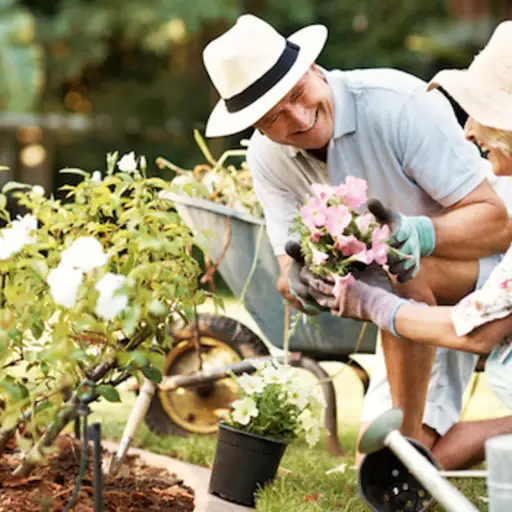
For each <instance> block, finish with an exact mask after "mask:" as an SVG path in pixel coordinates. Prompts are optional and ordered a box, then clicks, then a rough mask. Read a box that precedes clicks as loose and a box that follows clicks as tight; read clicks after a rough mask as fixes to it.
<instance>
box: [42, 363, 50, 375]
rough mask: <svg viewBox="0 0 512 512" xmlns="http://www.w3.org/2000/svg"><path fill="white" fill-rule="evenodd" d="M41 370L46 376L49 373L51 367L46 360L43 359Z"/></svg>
mask: <svg viewBox="0 0 512 512" xmlns="http://www.w3.org/2000/svg"><path fill="white" fill-rule="evenodd" d="M40 368H41V372H42V374H43V375H44V376H45V377H46V376H47V375H48V373H49V372H50V367H49V366H48V363H47V362H46V361H43V362H42V363H41V366H40Z"/></svg>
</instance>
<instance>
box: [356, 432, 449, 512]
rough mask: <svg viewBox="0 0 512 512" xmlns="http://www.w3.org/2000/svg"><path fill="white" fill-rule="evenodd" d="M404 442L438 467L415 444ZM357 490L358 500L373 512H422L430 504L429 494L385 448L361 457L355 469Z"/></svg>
mask: <svg viewBox="0 0 512 512" xmlns="http://www.w3.org/2000/svg"><path fill="white" fill-rule="evenodd" d="M407 440H408V441H409V442H410V443H411V444H412V445H413V446H414V447H415V448H416V449H417V450H418V451H419V452H420V453H421V454H422V455H424V456H425V457H426V458H427V459H428V460H429V461H430V462H431V463H432V464H433V465H434V466H435V467H436V468H438V469H439V468H440V465H439V463H438V462H437V461H436V460H435V459H434V457H433V456H432V454H431V453H430V451H429V450H427V449H426V448H425V447H424V446H423V445H422V444H421V443H420V442H419V441H416V440H415V439H409V438H408V439H407ZM358 487H359V494H360V495H361V498H362V500H363V501H364V502H365V503H366V504H367V505H368V506H369V507H370V509H371V510H372V511H373V512H424V511H426V510H427V509H428V508H429V507H430V506H431V505H432V504H433V502H434V499H433V497H432V496H431V495H430V493H429V492H428V491H427V490H426V489H425V488H424V487H423V485H422V484H421V483H420V482H419V481H418V480H417V479H416V478H415V477H414V476H413V475H411V473H409V470H408V469H407V468H406V467H405V465H404V464H403V462H402V461H401V460H400V459H399V458H398V457H397V456H396V455H395V454H394V453H393V452H392V451H391V450H390V449H389V448H387V447H386V448H383V449H382V450H379V451H377V452H374V453H370V454H368V455H366V456H365V458H364V459H363V462H362V463H361V467H360V468H359V475H358Z"/></svg>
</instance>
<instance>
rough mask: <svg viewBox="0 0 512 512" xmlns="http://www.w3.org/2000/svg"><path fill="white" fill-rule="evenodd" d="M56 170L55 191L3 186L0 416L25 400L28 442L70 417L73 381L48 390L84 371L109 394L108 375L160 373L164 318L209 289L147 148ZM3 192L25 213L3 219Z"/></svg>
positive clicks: (8, 425) (40, 442)
mask: <svg viewBox="0 0 512 512" xmlns="http://www.w3.org/2000/svg"><path fill="white" fill-rule="evenodd" d="M62 172H66V173H68V174H70V175H72V176H73V177H74V179H76V181H78V183H76V184H69V185H66V186H64V187H62V191H63V192H64V193H65V194H66V196H65V198H64V199H62V200H58V199H56V198H55V197H53V196H50V197H46V195H45V193H44V191H43V190H41V187H37V186H36V187H30V186H27V185H24V184H21V183H16V182H10V183H8V184H7V185H5V186H4V188H3V190H2V193H1V194H0V217H1V218H3V219H4V220H5V221H6V227H5V228H3V229H1V230H0V276H1V277H2V282H3V286H2V288H1V290H0V295H1V297H0V304H1V307H0V368H1V370H0V372H1V373H0V402H2V403H4V408H3V410H0V423H1V424H2V428H3V431H4V433H5V432H11V431H12V429H13V428H14V429H15V428H16V426H17V425H18V424H19V423H20V418H23V417H25V415H26V412H27V407H29V406H30V405H31V406H32V413H31V415H30V419H31V421H30V423H29V422H25V423H26V424H25V427H26V428H27V429H28V430H29V431H30V434H31V436H32V438H33V446H31V447H27V446H25V447H24V448H25V449H26V452H27V453H39V451H40V449H42V448H43V447H44V446H48V445H49V444H51V442H52V440H53V439H54V438H55V436H56V435H58V433H59V432H60V430H61V429H62V428H63V426H64V425H65V424H66V423H67V422H68V421H69V419H70V418H72V417H73V414H74V413H73V412H72V411H71V410H70V408H71V409H72V407H73V406H75V405H76V392H75V393H73V394H72V396H71V398H69V400H67V401H66V402H65V403H63V397H62V393H55V390H61V389H65V388H67V389H70V390H73V389H76V388H77V386H79V385H80V383H82V382H83V381H84V380H85V379H90V380H95V382H96V390H97V393H98V395H99V396H101V397H103V398H105V399H107V400H111V401H117V400H119V394H118V393H117V391H116V390H115V388H114V387H113V386H112V383H118V382H120V381H121V380H122V379H124V378H125V377H126V376H128V375H135V376H136V377H137V378H138V379H142V378H143V377H146V378H149V379H151V380H153V381H159V380H160V379H161V378H162V376H161V371H160V369H161V367H162V365H163V353H164V347H162V346H160V345H161V343H162V342H163V343H164V344H165V343H167V341H168V340H169V338H168V339H165V335H164V334H162V333H164V332H165V326H169V324H171V325H172V321H173V319H175V318H178V317H179V318H181V319H183V320H185V321H191V320H192V319H193V315H194V308H195V306H196V305H197V304H200V303H202V302H203V301H204V300H205V299H206V298H207V297H208V295H209V294H208V293H207V292H206V291H203V290H199V289H198V279H199V277H200V267H199V264H198V262H197V261H196V260H195V259H194V258H193V257H192V255H191V248H192V245H193V244H194V240H193V237H192V233H191V232H190V230H189V229H188V228H187V227H186V226H185V225H184V223H183V222H182V221H181V219H180V218H179V216H178V214H177V213H176V212H175V211H174V210H172V209H170V205H169V203H168V202H167V201H165V200H164V199H162V198H161V197H160V193H161V192H162V191H166V190H168V185H167V183H166V182H164V181H163V180H162V179H160V178H158V177H151V176H148V175H147V173H146V162H145V159H144V157H136V156H135V154H134V153H130V154H128V155H124V156H123V157H122V158H121V159H119V155H118V154H117V153H113V154H109V155H108V156H107V165H106V169H105V171H104V172H100V171H99V170H96V171H94V172H92V173H89V172H86V171H83V170H81V169H64V170H63V171H62ZM7 192H12V193H13V197H15V198H16V199H17V200H18V203H19V205H20V206H21V207H22V208H24V209H25V210H26V211H27V214H26V215H25V216H24V217H18V218H16V219H11V218H10V215H9V212H8V211H7V209H6V196H5V194H6V193H7ZM101 368H106V369H107V370H106V371H105V372H102V371H100V372H99V371H98V369H101ZM116 373H117V374H116ZM119 373H120V375H119ZM93 376H95V377H94V379H93ZM120 379H121V380H120ZM46 396H49V397H51V398H49V399H47V400H46V399H45V398H44V397H46ZM36 402H41V403H44V406H43V407H33V405H34V404H35V403H36ZM39 431H42V432H43V434H42V435H41V437H40V438H39ZM43 451H44V450H43ZM29 458H30V457H29ZM24 467H28V466H24ZM20 471H21V472H24V471H26V470H25V469H23V470H21V469H20Z"/></svg>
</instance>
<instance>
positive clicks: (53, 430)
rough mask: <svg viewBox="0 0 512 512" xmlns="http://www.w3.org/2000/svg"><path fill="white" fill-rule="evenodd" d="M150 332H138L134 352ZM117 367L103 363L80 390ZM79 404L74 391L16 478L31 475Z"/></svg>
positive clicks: (147, 330)
mask: <svg viewBox="0 0 512 512" xmlns="http://www.w3.org/2000/svg"><path fill="white" fill-rule="evenodd" d="M150 332H151V329H147V328H142V329H141V330H140V331H138V332H137V333H136V334H135V336H134V338H133V344H132V346H131V347H130V348H131V349H132V350H133V349H135V348H137V347H138V346H139V345H140V344H141V343H142V342H143V341H144V340H145V339H146V338H147V337H148V335H149V333H150ZM116 366H117V361H116V360H115V359H111V360H108V361H103V362H101V363H100V364H99V365H98V366H96V367H95V368H94V369H93V370H92V371H91V372H90V373H89V374H88V375H87V379H84V380H83V381H82V383H81V384H80V385H79V386H78V389H80V388H81V387H82V386H86V385H87V383H88V381H93V382H98V381H99V380H101V379H102V378H103V377H105V375H107V373H108V372H109V371H111V370H113V369H114V368H115V367H116ZM78 403H79V398H78V391H74V392H73V394H72V395H71V398H69V400H68V401H67V402H66V403H65V404H64V405H63V407H61V409H60V410H59V412H58V414H57V417H56V418H55V420H53V421H52V422H51V423H50V425H48V427H47V428H46V430H45V431H44V433H43V435H42V436H41V437H40V439H39V441H37V443H36V444H35V445H34V446H33V447H32V448H31V449H30V451H29V452H28V453H27V454H26V455H25V457H24V458H23V460H22V462H21V464H20V465H19V466H18V467H17V468H16V469H15V470H14V472H13V475H14V476H27V475H28V474H29V473H30V471H31V470H32V468H33V467H34V464H35V461H36V460H38V459H39V458H40V454H41V450H42V448H44V447H45V446H49V445H50V444H51V443H53V441H54V440H55V439H56V438H57V436H58V435H59V434H60V433H61V432H62V430H63V429H64V427H65V426H66V425H67V424H68V423H69V422H70V421H72V420H74V419H75V418H76V416H77V410H76V409H77V406H78ZM18 425H19V423H18ZM18 425H17V426H18ZM17 426H16V427H15V428H14V431H16V428H17Z"/></svg>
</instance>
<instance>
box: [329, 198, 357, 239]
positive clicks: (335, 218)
mask: <svg viewBox="0 0 512 512" xmlns="http://www.w3.org/2000/svg"><path fill="white" fill-rule="evenodd" d="M351 220H352V214H351V213H350V210H349V209H348V208H347V207H346V206H344V205H338V206H331V207H330V208H328V209H327V220H326V222H325V227H326V228H327V231H328V232H329V234H330V235H331V236H332V237H333V238H336V237H340V236H343V231H344V230H345V228H346V227H347V226H348V225H349V224H350V221H351Z"/></svg>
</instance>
